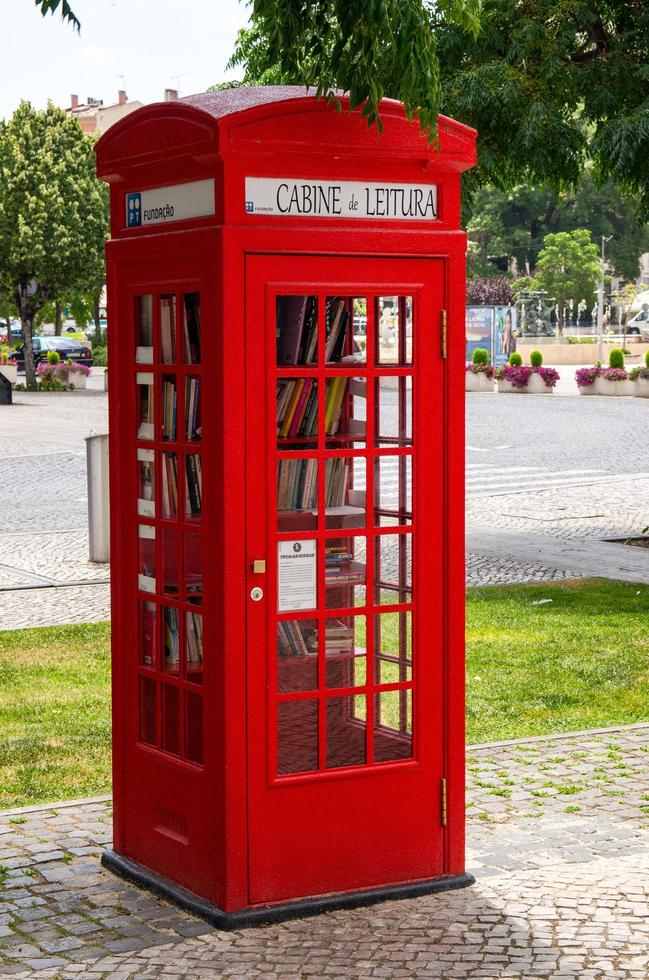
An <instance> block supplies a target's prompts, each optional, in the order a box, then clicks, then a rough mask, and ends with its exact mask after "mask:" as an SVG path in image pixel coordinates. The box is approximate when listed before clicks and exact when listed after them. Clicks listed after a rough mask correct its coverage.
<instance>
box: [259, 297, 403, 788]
mask: <svg viewBox="0 0 649 980" xmlns="http://www.w3.org/2000/svg"><path fill="white" fill-rule="evenodd" d="M412 325H413V301H412V297H409V296H398V297H382V296H375V295H365V296H357V295H347V296H341V295H336V296H331V295H326V294H324V295H323V294H320V293H318V294H306V293H305V294H304V295H297V294H296V295H291V296H288V295H278V296H277V297H276V303H275V329H276V388H275V399H276V402H275V419H276V446H277V459H276V505H277V506H276V510H277V525H276V528H277V537H278V545H279V546H280V547H281V542H282V541H286V542H292V541H294V539H298V541H297V542H296V543H297V544H298V546H299V545H300V539H301V540H302V541H303V542H305V541H306V542H307V543H308V542H309V533H314V532H316V533H317V534H318V537H317V540H316V539H314V540H313V544H314V545H315V548H316V551H317V553H318V556H317V567H318V576H317V579H318V580H317V587H316V598H315V600H314V601H313V602H312V606H311V609H309V610H306V609H305V611H303V612H299V613H297V612H294V613H291V610H290V608H288V609H287V608H284V607H283V605H282V601H281V598H280V599H279V602H278V613H279V615H278V617H277V620H276V630H277V637H276V645H277V657H276V666H277V670H276V677H277V683H276V690H277V697H278V703H277V726H278V729H277V730H278V758H277V774H278V776H282V775H293V774H296V773H307V772H318V771H321V770H322V769H335V768H341V767H346V766H365V765H369V764H376V763H381V762H390V761H396V760H400V759H407V758H409V757H411V755H412V750H413V729H412V691H413V683H414V679H413V652H412V618H413V606H412V588H413V586H412V536H413V533H412V532H413V528H412V514H413V505H412V464H413V458H412V456H413V433H412V418H413V400H412V396H413V359H412ZM368 331H372V338H371V339H370V338H369V337H368ZM368 349H369V351H370V352H371V354H372V363H368ZM368 395H369V397H368ZM368 404H369V405H371V417H370V416H368ZM370 469H371V472H369V471H370ZM368 487H369V488H370V493H371V498H368ZM279 588H280V590H281V584H280V585H279ZM323 690H324V691H325V692H327V694H326V697H325V698H324V699H323V698H322V697H321V696H318V697H316V695H320V694H321V692H322V691H323ZM298 694H299V695H302V697H300V698H299V699H298V698H297V697H296V695H298ZM370 702H371V703H370ZM370 718H371V721H370ZM368 723H369V724H371V726H372V733H371V735H372V737H371V739H369V738H368V737H367V736H368V732H367V726H368ZM322 728H325V729H326V738H325V748H324V751H323V749H322V739H320V740H319V739H318V735H317V733H318V731H319V730H321V729H322Z"/></svg>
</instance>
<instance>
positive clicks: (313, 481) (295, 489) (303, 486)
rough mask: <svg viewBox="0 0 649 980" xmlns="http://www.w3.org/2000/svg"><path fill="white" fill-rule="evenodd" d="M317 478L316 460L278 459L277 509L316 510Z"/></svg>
mask: <svg viewBox="0 0 649 980" xmlns="http://www.w3.org/2000/svg"><path fill="white" fill-rule="evenodd" d="M317 477H318V461H317V459H280V460H279V462H278V464H277V509H278V510H314V509H316V508H317V506H318V479H317Z"/></svg>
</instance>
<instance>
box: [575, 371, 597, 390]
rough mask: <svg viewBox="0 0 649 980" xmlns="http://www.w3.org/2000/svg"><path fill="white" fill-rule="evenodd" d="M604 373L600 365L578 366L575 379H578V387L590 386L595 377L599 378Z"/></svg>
mask: <svg viewBox="0 0 649 980" xmlns="http://www.w3.org/2000/svg"><path fill="white" fill-rule="evenodd" d="M601 373H602V369H601V368H599V367H587V368H578V369H577V370H576V371H575V379H576V381H577V387H578V388H588V386H589V385H592V384H593V382H594V381H595V378H599V376H600V374H601Z"/></svg>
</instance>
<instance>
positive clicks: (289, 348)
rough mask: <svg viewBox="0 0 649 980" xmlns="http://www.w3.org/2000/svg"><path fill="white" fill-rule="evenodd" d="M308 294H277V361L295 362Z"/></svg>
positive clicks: (300, 339)
mask: <svg viewBox="0 0 649 980" xmlns="http://www.w3.org/2000/svg"><path fill="white" fill-rule="evenodd" d="M307 304H308V296H278V297H277V304H276V313H275V316H276V320H275V326H276V333H277V363H278V364H297V363H298V357H299V351H300V345H301V343H302V331H303V330H304V321H305V317H306V313H307Z"/></svg>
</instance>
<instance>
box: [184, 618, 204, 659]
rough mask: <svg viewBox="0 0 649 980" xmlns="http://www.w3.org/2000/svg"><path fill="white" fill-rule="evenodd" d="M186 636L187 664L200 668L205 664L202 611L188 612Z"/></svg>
mask: <svg viewBox="0 0 649 980" xmlns="http://www.w3.org/2000/svg"><path fill="white" fill-rule="evenodd" d="M185 637H186V640H185V642H186V646H187V666H188V667H190V668H193V669H194V670H198V669H200V668H201V667H202V666H203V617H202V616H201V614H200V613H194V612H188V613H187V614H186V617H185Z"/></svg>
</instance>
